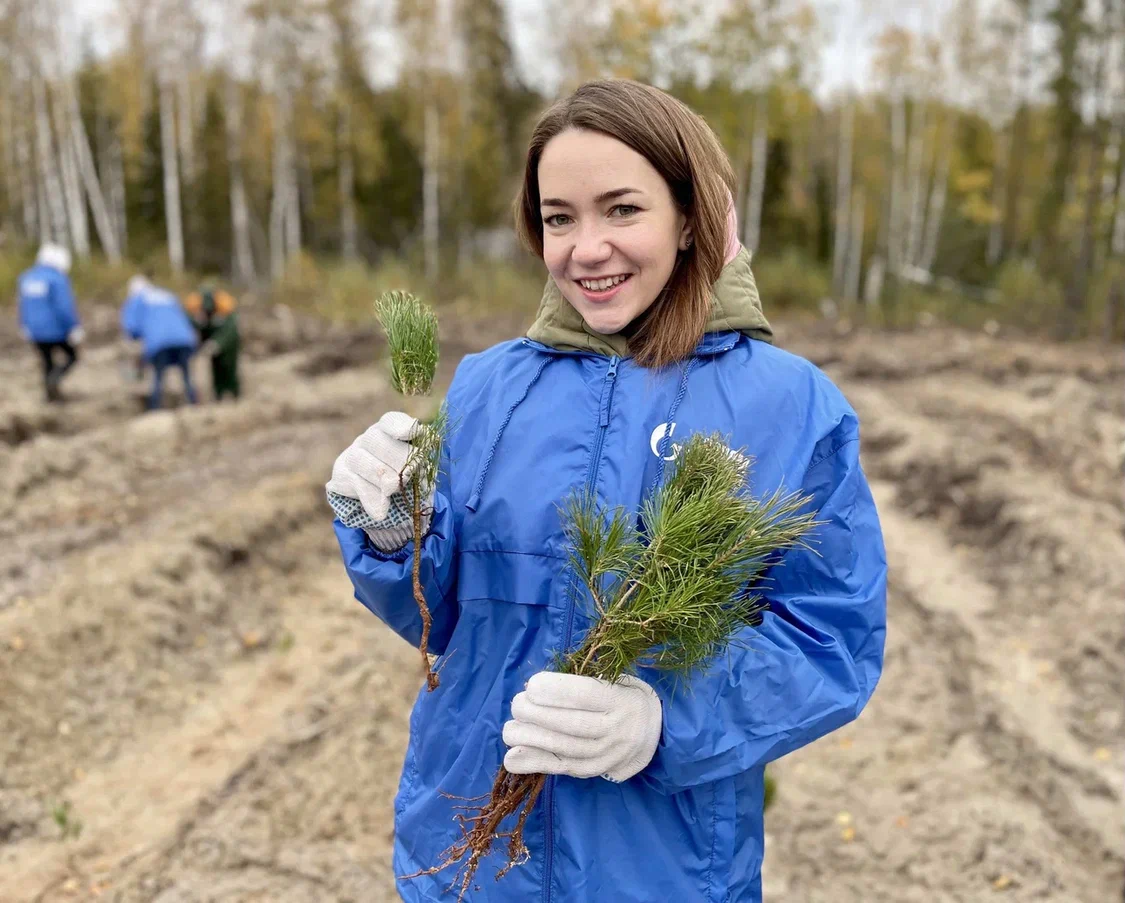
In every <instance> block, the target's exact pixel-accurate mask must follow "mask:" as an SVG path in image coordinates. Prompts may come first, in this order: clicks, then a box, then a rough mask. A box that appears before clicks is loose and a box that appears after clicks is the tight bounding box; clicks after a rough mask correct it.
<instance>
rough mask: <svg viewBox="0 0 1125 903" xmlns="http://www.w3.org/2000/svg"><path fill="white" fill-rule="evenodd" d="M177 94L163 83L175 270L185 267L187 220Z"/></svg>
mask: <svg viewBox="0 0 1125 903" xmlns="http://www.w3.org/2000/svg"><path fill="white" fill-rule="evenodd" d="M174 102H175V101H174V97H173V94H172V89H171V88H170V87H169V85H168V83H167V82H166V81H164V80H161V83H160V155H161V159H162V160H163V163H164V218H165V221H166V223H167V229H168V259H169V261H170V262H171V264H172V271H173V272H175V273H181V272H183V269H184V223H183V217H182V215H181V212H180V171H179V166H178V162H177V159H176V157H177V154H176V122H175V109H174Z"/></svg>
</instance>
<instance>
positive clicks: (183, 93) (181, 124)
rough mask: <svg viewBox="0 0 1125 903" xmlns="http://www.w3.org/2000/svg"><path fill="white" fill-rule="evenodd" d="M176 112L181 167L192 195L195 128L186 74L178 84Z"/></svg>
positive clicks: (184, 182) (184, 179) (186, 185)
mask: <svg viewBox="0 0 1125 903" xmlns="http://www.w3.org/2000/svg"><path fill="white" fill-rule="evenodd" d="M176 112H177V113H178V114H179V115H178V129H177V133H176V135H177V137H178V138H179V147H180V166H181V174H182V176H183V185H184V187H185V188H187V189H188V191H189V193H190V189H191V186H192V185H194V184H195V173H196V167H195V126H194V119H193V117H194V111H193V109H192V103H191V83H190V82H189V81H188V76H187V75H186V74H184V75H183V76H181V78H180V79H179V80H178V81H177V82H176Z"/></svg>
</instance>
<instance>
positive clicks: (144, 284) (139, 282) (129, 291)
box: [125, 274, 148, 298]
mask: <svg viewBox="0 0 1125 903" xmlns="http://www.w3.org/2000/svg"><path fill="white" fill-rule="evenodd" d="M146 288H148V280H147V279H145V277H144V276H141V275H139V274H138V275H136V276H134V277H133V278H132V279H130V280H129V284H128V285H127V286H125V297H126V298H132V297H133V295H135V294H136V293H137V292H139V291H143V290H144V289H146Z"/></svg>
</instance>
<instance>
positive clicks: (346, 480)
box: [325, 411, 420, 521]
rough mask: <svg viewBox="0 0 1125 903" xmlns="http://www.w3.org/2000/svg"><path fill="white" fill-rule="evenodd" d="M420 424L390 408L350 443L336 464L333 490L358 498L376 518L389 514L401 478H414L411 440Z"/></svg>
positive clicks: (331, 485) (329, 485)
mask: <svg viewBox="0 0 1125 903" xmlns="http://www.w3.org/2000/svg"><path fill="white" fill-rule="evenodd" d="M419 426H420V424H419V423H418V421H417V420H415V419H414V418H413V417H411V416H410V415H409V414H404V413H402V412H401V411H388V412H387V413H386V414H384V415H383V416H382V417H380V418H379V422H378V423H376V424H375V425H374V426H371V427H369V428H368V429H367V431H366V432H365V433H364V434H363V435H362V436H360V437H359V438H358V439H356V440H355V442H353V443H352V444H351V445H349V446H348V447H347V448H346V449H344V451H343V452H341V454H340V456H339V457H338V458H337V459H336V463H335V464H333V465H332V479H330V480H329V481H328V483H327V485H326V486H325V488H326V489H327V490H328V492H330V493H335V494H336V495H342V496H346V497H347V498H353V499H358V500H359V503H360V504H361V505H363V509H364V511H366V512H367V514H368V516H369V517H370V518H371V519H372V520H375V521H382V520H385V519H386V518H387V515H388V513H389V511H390V507H391V497H392V496H393V495H394V494H395V493H396V492H398V491H399V490H400V488H401V483H400V479H401V480H402V481H403V482H405V481H406V480H408V479H409V478H410V473H411V471H412V470H413V462H412V461H410V456H411V454H412V453H413V451H414V449H413V447H412V446H411V444H410V440H411V439H413V438H414V437H415V436H416V435H417V433H418V429H419Z"/></svg>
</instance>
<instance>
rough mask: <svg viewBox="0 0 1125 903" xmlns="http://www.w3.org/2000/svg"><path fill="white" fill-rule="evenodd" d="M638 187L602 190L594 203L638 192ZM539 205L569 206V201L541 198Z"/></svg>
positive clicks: (601, 202) (602, 202)
mask: <svg viewBox="0 0 1125 903" xmlns="http://www.w3.org/2000/svg"><path fill="white" fill-rule="evenodd" d="M640 193H641V190H640V189H639V188H614V189H613V190H612V191H603V192H602V193H601V194H599V195H598V196H597V197H596V198H594V203H595V204H604V203H605V202H606V201H613V200H616V199H617V198H619V197H624V196H625V195H627V194H640ZM539 206H540V207H569V206H571V205H570V203H569V202H567V201H564V200H563V199H562V198H543V199H542V200H540V201H539Z"/></svg>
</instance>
